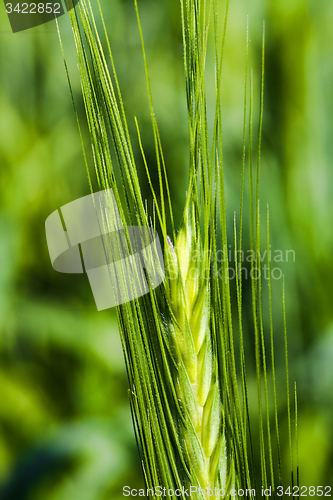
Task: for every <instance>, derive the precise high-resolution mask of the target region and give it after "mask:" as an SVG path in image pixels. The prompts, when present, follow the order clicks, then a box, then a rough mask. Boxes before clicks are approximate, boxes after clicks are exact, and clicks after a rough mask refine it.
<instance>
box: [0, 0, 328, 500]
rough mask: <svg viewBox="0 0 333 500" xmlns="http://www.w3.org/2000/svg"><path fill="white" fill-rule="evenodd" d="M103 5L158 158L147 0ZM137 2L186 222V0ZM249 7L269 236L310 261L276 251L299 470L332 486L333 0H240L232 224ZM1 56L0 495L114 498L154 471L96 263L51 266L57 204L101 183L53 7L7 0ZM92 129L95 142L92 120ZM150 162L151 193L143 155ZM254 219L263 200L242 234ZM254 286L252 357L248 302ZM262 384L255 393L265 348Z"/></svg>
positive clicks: (230, 82) (230, 152)
mask: <svg viewBox="0 0 333 500" xmlns="http://www.w3.org/2000/svg"><path fill="white" fill-rule="evenodd" d="M102 6H103V9H104V14H105V18H106V21H107V27H108V31H109V35H110V39H111V43H112V47H113V50H114V56H115V62H116V66H117V69H118V72H119V79H120V85H121V88H122V91H123V96H124V104H125V107H126V111H127V115H128V120H129V126H130V130H131V132H132V134H133V145H134V150H135V154H136V158H137V159H138V163H139V164H141V160H140V153H139V148H138V144H137V140H136V134H135V128H134V118H133V117H134V116H137V117H138V120H139V124H140V127H141V133H142V139H143V143H144V146H145V150H146V153H147V157H148V161H149V163H150V164H151V165H154V149H153V141H152V133H151V128H150V125H149V112H148V103H147V96H146V89H145V80H144V73H143V65H142V56H141V50H140V41H139V35H138V29H137V24H136V18H135V11H134V6H133V2H132V0H112V1H108V2H106V1H102ZM139 8H140V12H141V16H142V24H143V31H144V37H145V42H146V49H147V56H148V62H149V66H150V76H151V83H152V92H153V100H154V106H155V112H156V116H157V120H158V123H159V126H160V131H161V136H162V143H163V146H164V151H165V156H166V162H167V168H168V172H169V174H170V184H171V191H172V199H173V203H174V209H175V216H176V221H177V224H178V225H179V223H180V220H181V210H182V206H183V203H184V199H185V193H186V189H187V172H188V137H187V122H186V102H185V87H184V80H183V66H182V43H181V28H180V11H179V5H178V1H177V0H168V1H167V2H165V1H161V0H139ZM222 8H223V9H224V3H223V2H222ZM247 15H249V25H250V40H251V44H250V45H251V46H250V50H251V67H253V69H254V95H255V100H254V101H255V113H256V117H255V124H256V123H257V115H258V112H257V111H258V93H259V81H258V80H259V76H258V75H259V72H260V50H261V31H262V22H263V20H265V23H266V74H265V113H264V133H263V164H262V183H261V196H260V199H261V208H262V217H263V227H265V213H266V205H267V203H269V205H270V218H271V240H272V241H271V243H272V248H273V249H279V250H281V251H282V252H285V250H289V249H293V250H295V255H296V259H295V262H288V263H281V265H280V264H279V266H280V267H281V268H282V269H283V272H284V274H285V280H286V281H285V283H286V301H287V321H288V334H289V361H290V370H291V381H292V383H291V390H292V391H293V381H294V380H296V381H297V389H298V397H299V401H298V404H299V408H298V410H299V421H298V431H299V461H300V479H301V484H304V485H307V486H310V485H313V486H317V485H332V483H333V425H332V422H333V300H332V299H333V266H332V250H333V231H332V229H331V220H332V216H333V205H332V187H333V170H332V159H333V93H332V89H333V30H332V26H333V4H332V2H329V1H328V0H288V1H287V0H266V1H264V0H256V1H254V2H250V1H249V0H247V1H245V0H243V1H241V0H231V5H230V18H229V25H228V32H227V43H226V53H225V66H224V77H223V113H224V115H223V116H224V133H225V137H224V147H225V168H226V183H227V207H228V224H229V225H230V227H232V221H233V212H234V210H236V211H237V212H238V211H239V193H240V172H241V158H242V121H243V100H244V96H243V94H244V67H245V40H246V22H247V17H246V16H247ZM59 24H60V29H61V33H62V37H63V43H64V47H65V52H66V57H67V58H68V64H69V68H70V74H71V78H72V83H73V88H74V95H75V99H76V103H77V107H78V111H79V115H80V117H81V118H82V123H83V121H84V111H83V104H82V99H81V97H80V87H79V80H78V76H79V75H78V71H77V66H76V61H75V54H74V49H73V42H72V35H71V31H70V27H69V24H68V20H67V19H65V18H61V19H60V21H59ZM0 68H1V71H0V187H1V189H0V193H1V195H0V484H1V490H0V491H1V493H0V495H1V498H3V499H6V500H25V499H29V500H46V499H47V500H74V499H80V500H103V499H115V500H117V499H120V498H123V497H122V487H123V486H124V485H130V486H132V487H136V488H139V487H140V486H141V487H142V486H143V481H142V475H141V469H140V463H139V458H138V454H137V450H136V443H135V438H134V434H133V431H132V424H131V418H130V409H129V403H128V396H127V380H126V372H125V367H124V363H123V357H122V352H121V345H120V341H119V336H118V330H117V322H116V318H115V314H114V311H113V310H107V311H103V312H97V310H96V307H95V304H94V301H93V296H92V293H91V291H90V287H89V284H88V280H87V278H86V276H84V275H64V274H60V273H57V272H55V271H54V270H53V269H52V267H51V264H50V261H49V256H48V251H47V246H46V240H45V229H44V227H45V225H44V222H45V219H46V218H47V216H48V215H49V214H50V213H51V212H53V211H54V210H56V209H57V208H59V207H60V206H62V205H64V204H65V203H68V202H70V201H72V200H74V199H76V198H78V197H80V196H83V195H85V194H88V193H89V187H88V181H87V176H86V172H85V167H84V163H83V158H82V152H81V146H80V141H79V136H78V131H77V126H76V122H75V117H74V113H73V108H72V103H71V98H70V94H69V90H68V84H67V80H66V74H65V70H64V66H63V60H62V55H61V51H60V47H59V41H58V36H57V32H56V27H55V24H54V23H48V24H47V25H44V26H41V27H37V28H33V29H31V30H28V31H25V32H22V33H17V34H13V33H11V30H10V25H9V21H8V19H7V17H6V12H5V7H4V5H3V4H1V6H0ZM208 68H211V69H212V66H211V58H209V60H208ZM212 102H213V101H212V100H211V99H210V96H209V98H208V104H211V103H212ZM212 113H213V108H211V107H209V113H208V114H209V116H210V117H211V116H212ZM255 130H256V126H255ZM83 133H84V140H85V144H86V145H87V149H89V143H88V137H87V133H86V127H85V126H84V125H83ZM90 159H91V158H90ZM141 171H142V169H141ZM141 178H142V186H143V193H144V196H145V197H147V198H150V196H149V189H148V185H147V181H146V178H145V175H144V173H143V171H142V176H141ZM247 235H248V215H246V220H245V241H246V236H247ZM263 237H264V238H263V241H264V240H265V231H263ZM266 285H267V284H265V283H264V294H266V292H267V286H266ZM244 286H245V291H244V294H245V295H244V297H245V320H247V321H246V322H247V324H248V330H247V332H248V334H247V337H246V344H247V349H248V352H249V359H251V352H252V350H253V347H252V344H251V342H252V335H253V334H252V333H251V326H250V312H249V311H250V310H251V302H250V295H249V289H248V288H249V287H248V284H247V283H245V285H244ZM281 294H282V280H276V281H275V282H274V293H273V299H274V320H275V339H276V349H277V370H278V403H279V409H280V412H281V418H280V423H281V431H282V451H283V462H284V475H285V481H286V484H288V482H290V481H289V479H288V477H287V475H286V474H287V470H288V460H289V457H288V451H287V434H286V427H287V420H286V404H285V380H284V375H283V349H284V346H283V324H282V306H281V296H282V295H281ZM265 296H266V295H265ZM266 302H267V301H266V299H264V303H265V304H266ZM265 325H267V318H265ZM249 393H250V397H251V398H254V399H255V397H256V395H255V386H254V376H253V368H252V366H251V362H249ZM254 418H255V416H254Z"/></svg>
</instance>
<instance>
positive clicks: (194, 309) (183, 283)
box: [166, 216, 234, 498]
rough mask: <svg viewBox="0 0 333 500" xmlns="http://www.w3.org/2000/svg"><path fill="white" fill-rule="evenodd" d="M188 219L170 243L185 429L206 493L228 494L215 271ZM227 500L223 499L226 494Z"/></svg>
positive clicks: (172, 327) (177, 379) (192, 465)
mask: <svg viewBox="0 0 333 500" xmlns="http://www.w3.org/2000/svg"><path fill="white" fill-rule="evenodd" d="M193 219H194V217H193V216H192V221H190V220H189V217H188V216H185V219H184V223H183V226H182V228H181V230H180V232H179V234H178V236H177V239H176V242H175V245H174V246H173V244H172V242H171V241H170V239H168V241H167V245H166V270H167V275H168V284H167V297H168V300H169V304H170V309H171V320H170V321H169V322H168V324H167V328H168V330H169V338H171V342H172V343H174V345H173V346H172V347H173V350H174V352H175V356H176V359H177V368H178V369H177V371H176V373H175V375H174V383H175V386H176V392H177V396H178V400H179V404H180V407H181V410H182V412H183V414H184V417H185V422H186V424H185V426H184V428H183V429H181V431H180V432H181V433H182V434H183V435H182V436H181V438H183V440H184V444H185V448H186V453H187V457H188V461H189V469H190V470H191V471H192V473H193V474H194V475H195V476H196V478H197V480H198V483H199V485H200V487H201V488H202V489H206V488H211V489H214V488H219V489H221V490H222V489H224V490H225V491H227V490H228V489H230V488H231V487H233V484H234V467H233V461H232V459H231V457H230V454H229V455H228V446H227V443H226V439H225V431H224V418H223V407H222V403H221V394H220V384H219V381H218V373H217V363H216V352H214V347H213V341H212V337H211V330H210V279H209V268H204V267H203V265H205V263H206V262H207V259H204V258H203V250H202V245H201V244H200V243H199V241H200V240H199V238H200V236H199V234H197V231H196V224H195V222H194V220H193ZM221 498H223V496H221Z"/></svg>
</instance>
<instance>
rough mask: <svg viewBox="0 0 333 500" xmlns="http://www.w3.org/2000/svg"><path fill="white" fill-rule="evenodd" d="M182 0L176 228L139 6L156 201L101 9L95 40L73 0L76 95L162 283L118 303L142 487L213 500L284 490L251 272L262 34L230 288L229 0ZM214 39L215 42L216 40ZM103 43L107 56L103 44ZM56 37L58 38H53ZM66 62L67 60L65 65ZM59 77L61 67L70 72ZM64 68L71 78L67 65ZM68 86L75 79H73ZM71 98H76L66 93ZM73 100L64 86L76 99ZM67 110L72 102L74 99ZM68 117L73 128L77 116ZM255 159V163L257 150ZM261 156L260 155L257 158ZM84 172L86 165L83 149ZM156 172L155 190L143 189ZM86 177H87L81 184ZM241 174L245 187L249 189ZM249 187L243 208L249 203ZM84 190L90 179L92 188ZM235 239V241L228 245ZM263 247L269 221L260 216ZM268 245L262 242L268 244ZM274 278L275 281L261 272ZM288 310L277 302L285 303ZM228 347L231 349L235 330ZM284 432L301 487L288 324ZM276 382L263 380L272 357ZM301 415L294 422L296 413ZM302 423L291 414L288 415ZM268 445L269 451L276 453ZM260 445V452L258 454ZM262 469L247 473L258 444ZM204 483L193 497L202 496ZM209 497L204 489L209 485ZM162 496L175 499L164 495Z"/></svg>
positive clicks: (255, 244) (255, 264)
mask: <svg viewBox="0 0 333 500" xmlns="http://www.w3.org/2000/svg"><path fill="white" fill-rule="evenodd" d="M221 3H222V2H220V1H219V0H211V1H210V2H206V1H204V0H181V1H180V15H181V24H182V37H183V55H184V75H185V84H186V99H187V112H188V125H189V129H188V135H189V151H188V158H189V181H188V190H187V196H186V203H185V208H184V215H183V221H182V224H181V227H180V229H179V230H178V231H177V228H176V227H175V224H174V217H173V207H172V199H171V194H170V189H169V184H168V173H167V166H166V164H165V161H164V156H163V148H162V141H161V138H160V133H159V128H158V124H157V121H156V118H155V114H154V107H153V99H152V92H151V87H150V79H149V71H148V62H147V57H146V52H145V45H144V35H143V30H142V27H141V20H140V15H139V7H138V2H137V0H134V8H135V11H136V15H137V20H138V32H139V36H140V39H141V45H142V55H143V64H144V68H145V73H146V81H147V88H148V97H149V106H150V115H151V125H152V131H153V137H154V144H155V159H156V161H155V164H154V165H150V164H148V160H147V158H146V156H145V146H144V143H143V140H142V139H141V134H140V128H139V125H138V121H137V120H136V122H135V123H136V128H137V138H136V139H137V140H138V142H139V145H140V150H141V154H142V159H143V163H144V166H145V172H146V175H147V179H148V182H149V185H150V189H151V193H152V197H153V200H154V206H153V212H152V213H151V214H150V213H148V209H147V207H146V204H145V201H144V199H143V196H142V191H141V186H140V178H139V175H138V169H137V166H136V165H137V161H138V159H137V158H135V155H134V152H133V147H132V140H133V138H131V137H130V133H129V127H128V122H127V117H126V113H125V107H124V103H123V99H122V92H121V88H120V84H119V81H118V78H117V71H116V67H115V63H114V58H113V53H112V49H111V46H110V43H109V42H108V37H107V28H106V25H105V23H104V19H103V15H102V8H101V5H100V2H99V0H97V7H98V8H97V10H98V11H99V16H100V17H101V22H102V26H103V28H104V33H103V43H102V41H101V38H100V34H99V32H98V29H97V26H96V22H95V17H94V9H93V7H92V5H91V3H90V0H81V1H80V2H79V3H78V5H77V6H76V7H75V8H74V9H72V10H71V11H70V13H69V17H70V22H71V26H72V32H73V36H74V40H75V47H76V53H77V59H78V65H79V70H80V79H81V88H82V95H83V100H84V106H85V111H86V118H87V123H88V127H89V134H90V141H91V148H92V152H93V159H94V166H95V175H96V178H97V182H98V187H99V189H109V188H112V189H113V192H114V194H115V198H116V200H117V204H118V206H119V208H120V212H121V217H122V220H123V224H124V225H125V226H126V225H127V226H134V225H135V226H151V225H153V226H154V227H155V229H157V230H158V232H159V234H160V235H161V237H162V246H163V247H164V259H165V280H164V282H163V283H162V284H161V285H160V286H159V287H158V288H156V289H152V288H151V290H150V293H149V294H147V295H144V296H142V297H140V298H138V299H135V300H133V301H131V302H128V303H125V304H122V305H120V306H118V307H117V315H118V322H119V330H120V335H121V341H122V345H123V352H124V357H125V363H126V368H127V374H128V381H129V395H130V402H131V410H132V416H133V422H134V427H135V433H136V437H137V442H138V449H139V453H140V457H141V461H142V468H143V473H144V479H145V484H146V487H147V489H152V490H154V488H155V487H156V486H162V487H165V488H166V491H168V490H169V489H170V490H176V489H179V490H180V493H181V496H180V498H186V493H185V491H184V488H185V489H187V488H190V487H191V486H192V488H193V491H194V488H196V490H195V491H196V494H195V495H194V496H193V497H194V498H198V499H199V498H204V497H205V495H204V492H203V491H202V490H205V489H207V488H210V489H211V490H214V489H215V495H216V498H240V497H241V496H242V495H240V496H239V497H237V495H236V496H232V493H231V490H232V489H236V490H240V489H243V490H248V493H247V497H248V498H254V497H255V493H254V489H256V492H257V495H260V493H261V488H262V487H263V488H264V489H267V488H269V487H271V488H272V497H273V498H274V497H276V487H277V486H278V485H279V484H281V481H282V473H281V461H282V458H281V444H280V433H279V418H278V411H277V399H276V383H275V354H274V339H273V316H272V284H271V278H270V277H269V287H268V288H269V297H268V302H269V316H270V346H269V351H268V348H267V346H266V345H265V336H264V331H263V300H262V283H261V277H260V273H259V275H258V276H255V273H256V271H257V272H258V269H260V266H261V259H260V251H261V246H262V242H261V237H260V228H261V224H260V207H259V182H260V163H261V134H262V126H263V99H264V91H263V89H264V85H263V82H264V30H263V43H262V73H261V93H260V116H259V132H258V141H256V142H257V144H256V147H255V148H254V146H253V143H254V138H253V136H254V133H253V125H252V123H253V118H252V115H253V79H252V73H251V71H250V70H249V62H248V60H249V54H248V53H249V41H248V36H247V42H246V44H245V49H246V58H245V59H246V64H245V92H244V138H243V162H242V169H241V179H240V180H241V191H240V209H239V217H238V218H236V216H235V219H234V238H233V243H232V245H233V248H234V251H235V255H237V256H238V257H237V262H236V266H235V272H236V286H235V287H234V288H232V287H231V285H230V280H229V263H228V259H223V260H222V265H221V262H220V260H219V259H218V256H217V255H218V249H220V250H223V251H225V252H226V253H227V249H228V245H229V241H228V235H227V213H226V201H225V198H226V193H225V183H224V169H225V165H224V161H223V135H222V110H221V83H222V74H223V51H224V44H225V37H226V29H227V19H228V9H229V0H227V2H226V5H223V9H224V20H223V21H222V26H220V24H221V9H222V5H221ZM221 33H222V35H221ZM104 40H105V41H106V47H107V50H105V51H104V49H103V44H104ZM60 41H61V38H60ZM211 50H213V51H214V57H215V109H214V110H213V118H212V120H210V119H209V116H212V115H211V113H210V112H209V113H208V110H207V92H208V91H207V84H206V78H207V75H206V58H207V53H208V51H211ZM64 60H65V65H66V64H67V63H66V59H65V58H64ZM66 70H67V65H66ZM67 74H68V70H67ZM69 84H70V88H71V82H70V79H69ZM71 92H72V90H71ZM72 97H73V92H72ZM73 103H74V99H73ZM74 110H75V113H76V117H77V122H78V125H79V129H80V136H81V141H82V146H83V151H85V147H84V140H83V138H82V137H83V136H82V134H81V125H80V119H79V118H78V112H77V111H76V107H75V103H74ZM254 150H255V151H256V155H255V154H254ZM255 157H256V161H254V158H255ZM84 158H85V162H86V167H87V171H88V173H89V165H88V160H87V155H86V154H85V153H84ZM152 169H157V172H158V186H157V187H156V186H154V185H153V182H152V176H151V172H152ZM89 179H90V177H89ZM246 179H249V181H248V182H247V181H246ZM247 184H248V186H249V193H250V195H249V199H250V203H249V206H245V203H244V190H245V186H246V185H247ZM90 186H91V190H92V183H91V181H90ZM245 213H247V214H249V218H250V240H251V241H250V246H251V249H252V251H253V253H254V255H255V256H256V258H255V259H254V260H253V261H252V264H251V265H252V269H251V271H252V273H251V276H252V278H251V295H252V297H251V299H252V318H253V331H254V339H255V346H254V358H255V367H256V383H257V401H258V404H257V411H258V422H259V425H258V436H259V439H258V440H256V441H254V440H253V437H252V433H253V425H252V424H251V419H250V410H249V407H250V405H251V404H252V402H251V401H249V395H248V385H247V372H246V356H245V348H244V328H243V303H244V298H243V282H242V273H241V272H240V270H239V269H240V267H241V251H242V248H243V247H242V244H243V243H242V241H243V218H244V214H245ZM229 239H230V238H229ZM266 243H267V248H268V249H269V247H270V243H269V214H268V212H267V242H266ZM266 243H265V247H266ZM269 276H270V273H269ZM283 305H284V298H283ZM236 332H237V335H238V337H237V345H239V347H238V348H237V349H236V348H235V335H236ZM284 339H285V349H286V350H285V353H286V358H285V361H286V375H287V393H286V398H287V406H288V423H289V425H288V428H289V429H288V434H289V446H290V455H291V466H290V468H291V481H292V482H293V484H294V485H296V484H297V483H298V468H297V460H294V458H293V446H294V445H293V443H292V428H291V420H292V418H291V417H292V416H291V403H290V393H289V381H288V350H287V336H286V326H285V329H284ZM268 352H270V356H269V358H270V366H271V374H272V380H271V384H270V383H269V380H268V363H269V361H268V354H266V353H268ZM269 387H272V388H273V390H272V398H273V406H274V419H273V420H272V421H271V419H270V408H269V392H270V389H269ZM296 417H297V416H296ZM296 427H297V418H296ZM273 440H274V443H275V444H274V449H275V448H276V450H277V452H276V454H275V453H274V452H273V443H272V441H273ZM257 444H258V446H257ZM257 447H258V450H259V451H258V453H259V456H260V468H259V470H258V467H256V463H255V460H254V454H256V448H257ZM199 488H201V490H200V489H199ZM206 491H207V490H206ZM167 498H171V496H170V495H169V496H167Z"/></svg>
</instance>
